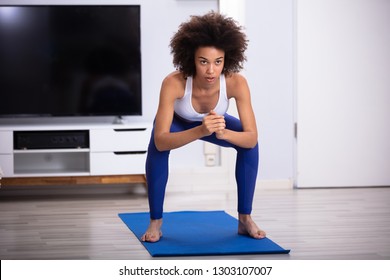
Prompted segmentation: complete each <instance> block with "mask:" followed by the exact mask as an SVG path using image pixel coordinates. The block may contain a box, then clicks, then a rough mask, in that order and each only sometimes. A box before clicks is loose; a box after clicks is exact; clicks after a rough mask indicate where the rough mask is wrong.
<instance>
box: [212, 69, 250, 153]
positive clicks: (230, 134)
mask: <svg viewBox="0 0 390 280" xmlns="http://www.w3.org/2000/svg"><path fill="white" fill-rule="evenodd" d="M227 91H228V97H229V98H234V99H235V100H236V104H237V110H238V114H239V118H240V121H241V124H242V127H243V131H242V132H237V131H233V130H229V129H223V130H220V131H218V132H217V133H216V136H217V138H219V139H223V140H226V141H228V142H230V143H232V144H234V145H237V146H239V147H242V148H253V147H254V146H256V144H257V137H258V136H257V126H256V118H255V114H254V112H253V108H252V102H251V97H250V91H249V87H248V83H247V81H246V79H245V78H244V77H243V76H241V75H240V74H233V75H232V76H231V77H229V78H228V79H227Z"/></svg>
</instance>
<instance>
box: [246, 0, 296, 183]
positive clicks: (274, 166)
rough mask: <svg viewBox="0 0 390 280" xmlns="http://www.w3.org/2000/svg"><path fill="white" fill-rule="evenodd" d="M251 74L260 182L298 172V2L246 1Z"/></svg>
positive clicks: (283, 177) (247, 74)
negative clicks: (295, 117) (295, 123)
mask: <svg viewBox="0 0 390 280" xmlns="http://www.w3.org/2000/svg"><path fill="white" fill-rule="evenodd" d="M245 2H246V7H245V11H246V14H245V26H246V30H247V35H248V38H249V40H250V41H249V47H248V53H247V56H248V62H247V64H246V71H245V75H246V76H247V78H248V81H249V85H250V87H251V93H252V101H253V106H254V109H255V114H256V117H257V125H258V130H259V143H260V168H259V179H260V180H291V179H292V178H293V176H294V174H293V107H294V106H293V3H292V2H293V1H290V0H246V1H245Z"/></svg>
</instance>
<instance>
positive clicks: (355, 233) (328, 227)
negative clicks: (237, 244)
mask: <svg viewBox="0 0 390 280" xmlns="http://www.w3.org/2000/svg"><path fill="white" fill-rule="evenodd" d="M67 188H69V187H66V186H63V187H58V186H57V187H55V188H53V190H51V191H50V192H48V191H47V190H48V189H47V188H44V189H41V190H40V189H39V188H38V189H36V190H33V189H28V191H25V190H24V189H21V190H17V189H16V190H12V189H0V212H1V215H0V258H1V259H2V260H7V259H10V260H12V259H112V260H121V259H134V260H137V259H138V260H147V259H152V257H151V256H150V255H149V253H148V252H147V251H146V250H145V249H144V247H143V245H142V244H141V243H140V242H139V241H138V240H137V239H136V238H135V236H134V235H133V234H132V233H131V232H130V230H128V228H127V227H126V225H125V224H124V223H123V222H122V221H121V220H120V219H119V217H118V213H127V212H146V211H148V203H147V197H146V194H145V190H144V189H143V188H139V189H137V188H135V189H137V191H134V190H132V189H131V188H132V186H130V187H123V186H122V187H120V188H115V187H113V189H111V190H113V191H112V192H111V191H110V189H109V188H108V187H107V189H102V188H99V191H96V192H95V191H94V188H93V186H91V187H90V188H89V189H82V190H80V191H78V190H77V189H76V188H69V189H70V190H71V192H70V193H67ZM56 192H58V193H56ZM48 193H49V194H48ZM235 209H236V193H235V192H233V191H226V192H223V191H212V190H210V191H209V192H208V193H205V192H201V191H192V192H168V193H167V195H166V201H165V211H168V212H169V211H184V210H199V211H205V210H225V211H226V212H227V213H229V214H231V215H233V216H235V217H236V216H237V214H236V210H235ZM253 218H254V220H255V221H256V222H257V223H258V225H259V226H260V227H261V228H262V229H264V230H265V231H266V232H267V234H268V237H270V238H271V239H272V240H274V241H275V242H277V243H278V244H280V245H281V246H282V247H284V248H288V249H291V253H290V254H288V255H240V256H205V257H202V256H197V257H183V258H182V259H270V260H285V259H301V260H310V259H316V260H323V259H335V260H339V259H352V260H356V259H362V260H379V259H386V260H389V259H390V234H389V232H390V188H341V189H292V190H271V189H264V190H262V189H258V190H257V191H256V194H255V199H254V205H253ZM159 259H160V258H159ZM161 259H162V258H161ZM165 259H172V258H165ZM174 259H177V258H174Z"/></svg>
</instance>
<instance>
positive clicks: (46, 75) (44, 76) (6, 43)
mask: <svg viewBox="0 0 390 280" xmlns="http://www.w3.org/2000/svg"><path fill="white" fill-rule="evenodd" d="M140 32H141V31H140V6H139V5H115V6H96V5H89V6H87V5H85V6H76V5H74V6H72V5H63V6H62V5H53V6H0V115H1V116H3V117H4V116H5V117H14V116H96V115H100V116H103V115H104V116H111V115H112V116H126V115H142V94H141V92H142V91H141V90H142V87H141V50H140V49H141V42H140V35H141V34H140Z"/></svg>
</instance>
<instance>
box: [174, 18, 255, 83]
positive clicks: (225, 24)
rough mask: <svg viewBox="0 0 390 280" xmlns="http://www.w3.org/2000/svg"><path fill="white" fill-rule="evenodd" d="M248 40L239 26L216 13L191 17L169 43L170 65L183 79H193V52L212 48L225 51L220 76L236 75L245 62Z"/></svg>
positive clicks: (230, 19)
mask: <svg viewBox="0 0 390 280" xmlns="http://www.w3.org/2000/svg"><path fill="white" fill-rule="evenodd" d="M247 46H248V40H247V38H246V35H245V33H243V32H242V27H241V26H239V25H238V24H237V22H236V21H235V20H233V19H232V18H229V17H226V16H224V15H221V14H219V13H216V12H213V11H212V12H209V13H207V14H205V15H203V16H191V18H190V20H189V21H187V22H184V23H182V24H181V25H180V26H179V30H178V31H177V32H176V34H175V35H174V36H173V37H172V39H171V42H170V47H171V54H172V55H173V65H174V66H175V67H176V68H177V69H178V70H179V71H181V72H182V73H183V75H184V76H185V77H188V76H194V75H195V74H196V73H195V61H194V60H195V51H196V50H197V49H198V48H199V47H215V48H217V49H221V50H223V51H224V52H225V61H224V69H223V73H224V74H225V75H229V74H232V73H237V72H239V71H240V70H242V68H243V63H244V61H245V60H246V56H245V54H244V53H245V50H246V49H247Z"/></svg>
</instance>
